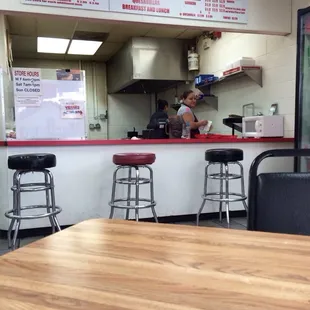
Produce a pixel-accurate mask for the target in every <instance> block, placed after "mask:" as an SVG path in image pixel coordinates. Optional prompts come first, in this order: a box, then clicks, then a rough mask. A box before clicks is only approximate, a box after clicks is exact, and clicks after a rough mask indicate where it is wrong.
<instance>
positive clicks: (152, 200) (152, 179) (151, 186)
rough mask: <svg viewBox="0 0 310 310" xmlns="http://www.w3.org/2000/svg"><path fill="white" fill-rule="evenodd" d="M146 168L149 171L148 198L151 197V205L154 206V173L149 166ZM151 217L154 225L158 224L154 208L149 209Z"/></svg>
mask: <svg viewBox="0 0 310 310" xmlns="http://www.w3.org/2000/svg"><path fill="white" fill-rule="evenodd" d="M146 168H147V169H148V170H149V171H150V197H151V204H155V195H154V173H153V169H152V168H151V167H149V166H146ZM151 209H152V213H153V217H154V220H155V222H156V223H158V217H157V214H156V211H155V206H152V207H151Z"/></svg>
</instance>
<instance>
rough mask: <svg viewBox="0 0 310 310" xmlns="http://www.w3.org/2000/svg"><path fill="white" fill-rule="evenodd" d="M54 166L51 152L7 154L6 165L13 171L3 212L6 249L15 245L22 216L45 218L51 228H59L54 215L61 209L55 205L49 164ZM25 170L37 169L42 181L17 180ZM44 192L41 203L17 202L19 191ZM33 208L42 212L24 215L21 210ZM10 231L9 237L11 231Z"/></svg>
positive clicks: (25, 217)
mask: <svg viewBox="0 0 310 310" xmlns="http://www.w3.org/2000/svg"><path fill="white" fill-rule="evenodd" d="M53 167H56V156H55V155H53V154H23V155H14V156H9V158H8V168H9V169H10V170H15V172H14V175H13V186H12V188H11V190H12V191H13V209H12V210H9V211H8V212H6V213H5V216H6V217H7V218H9V219H10V220H11V223H10V226H9V230H8V246H9V249H11V250H15V249H16V247H17V238H18V232H19V229H20V225H21V221H22V220H34V219H41V218H49V220H50V223H51V226H52V232H53V233H55V231H56V230H57V231H60V230H61V229H60V226H59V223H58V220H57V217H56V215H57V214H59V213H60V212H61V211H62V210H61V208H60V207H57V206H56V202H55V189H54V188H55V185H54V178H53V175H52V173H51V172H50V171H49V170H48V169H49V168H53ZM29 173H40V174H43V176H44V182H38V183H21V178H22V176H25V175H26V174H29ZM41 191H44V192H45V199H46V204H45V205H30V206H22V205H21V193H31V192H41ZM34 209H46V213H41V214H31V215H27V214H26V212H25V211H27V210H28V211H29V210H34ZM13 231H14V234H13V238H12V232H13Z"/></svg>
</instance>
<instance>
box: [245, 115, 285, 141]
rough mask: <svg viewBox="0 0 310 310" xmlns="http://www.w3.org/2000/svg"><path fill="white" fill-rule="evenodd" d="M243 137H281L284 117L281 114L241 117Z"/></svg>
mask: <svg viewBox="0 0 310 310" xmlns="http://www.w3.org/2000/svg"><path fill="white" fill-rule="evenodd" d="M242 135H243V137H252V138H263V137H283V136H284V118H283V116H282V115H273V116H270V115H268V116H250V117H244V118H243V119H242Z"/></svg>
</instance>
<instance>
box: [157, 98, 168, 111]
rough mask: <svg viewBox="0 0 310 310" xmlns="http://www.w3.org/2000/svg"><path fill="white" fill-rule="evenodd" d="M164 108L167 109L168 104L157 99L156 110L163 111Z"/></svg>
mask: <svg viewBox="0 0 310 310" xmlns="http://www.w3.org/2000/svg"><path fill="white" fill-rule="evenodd" d="M165 107H168V102H167V101H166V100H163V99H158V100H157V109H158V110H164V109H165Z"/></svg>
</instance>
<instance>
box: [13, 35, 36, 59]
mask: <svg viewBox="0 0 310 310" xmlns="http://www.w3.org/2000/svg"><path fill="white" fill-rule="evenodd" d="M11 38H12V51H13V54H14V53H15V52H25V53H36V52H37V38H36V37H28V36H27V37H26V36H16V35H13V36H11Z"/></svg>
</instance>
